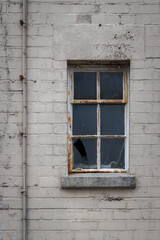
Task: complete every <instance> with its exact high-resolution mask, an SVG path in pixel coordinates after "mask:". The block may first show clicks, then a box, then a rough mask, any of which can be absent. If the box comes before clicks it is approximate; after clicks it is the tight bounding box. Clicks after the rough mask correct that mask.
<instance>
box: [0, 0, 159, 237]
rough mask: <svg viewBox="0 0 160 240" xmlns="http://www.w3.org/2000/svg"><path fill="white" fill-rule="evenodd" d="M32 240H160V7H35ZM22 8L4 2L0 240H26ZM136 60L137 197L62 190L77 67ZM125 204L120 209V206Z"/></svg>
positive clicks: (98, 0)
mask: <svg viewBox="0 0 160 240" xmlns="http://www.w3.org/2000/svg"><path fill="white" fill-rule="evenodd" d="M28 11H29V19H28V22H29V23H28V40H27V45H28V49H27V51H28V232H29V237H28V239H29V240H33V239H34V240H50V239H54V240H64V239H65V240H88V239H90V240H97V239H99V240H122V239H123V240H124V239H126V240H137V239H142V240H151V239H153V240H159V234H160V221H159V220H160V180H159V175H160V166H159V165H160V161H159V157H160V150H159V149H160V148H159V143H160V138H159V136H160V107H159V101H160V48H159V47H160V2H159V0H143V1H141V0H132V1H131V0H128V1H125V0H123V1H118V0H113V1H109V0H94V1H93V0H79V1H78V0H70V1H69V0H63V1H61V0H43V1H42V0H29V9H28ZM21 18H22V1H21V0H15V1H6V0H1V2H0V58H1V61H0V67H1V68H0V97H1V98H0V99H1V100H0V111H1V115H0V144H1V147H0V151H1V157H0V160H1V161H0V164H1V167H0V171H1V173H0V187H1V188H0V239H3V240H11V239H18V240H21V239H22V196H21V187H22V136H21V134H20V130H21V128H22V82H21V81H20V80H19V75H20V74H21V71H22V69H21V68H22V66H21V56H22V27H21V25H20V24H19V20H20V19H21ZM68 59H70V60H75V59H79V60H126V59H130V64H131V65H130V91H129V95H130V173H133V174H136V178H137V187H136V189H135V190H133V189H132V190H124V189H123V190H121V189H118V190H114V189H111V190H107V189H98V190H97V189H87V190H62V189H61V183H60V180H61V177H62V176H63V175H64V174H67V60H68ZM117 198H119V199H120V201H117Z"/></svg>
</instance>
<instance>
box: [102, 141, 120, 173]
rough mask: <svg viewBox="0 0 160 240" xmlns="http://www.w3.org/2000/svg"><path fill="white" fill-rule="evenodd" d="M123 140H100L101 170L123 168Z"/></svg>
mask: <svg viewBox="0 0 160 240" xmlns="http://www.w3.org/2000/svg"><path fill="white" fill-rule="evenodd" d="M124 149H125V140H124V139H122V138H107V139H101V168H123V169H124V168H125V165H124V153H125V151H124Z"/></svg>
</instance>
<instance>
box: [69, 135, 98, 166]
mask: <svg viewBox="0 0 160 240" xmlns="http://www.w3.org/2000/svg"><path fill="white" fill-rule="evenodd" d="M72 143H73V169H96V168H97V140H96V139H86V138H85V139H84V138H83V139H82V138H75V139H72Z"/></svg>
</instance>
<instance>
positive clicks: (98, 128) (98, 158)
mask: <svg viewBox="0 0 160 240" xmlns="http://www.w3.org/2000/svg"><path fill="white" fill-rule="evenodd" d="M97 100H100V73H99V71H98V72H97ZM97 136H98V137H97V168H98V169H100V154H101V152H100V104H99V103H97Z"/></svg>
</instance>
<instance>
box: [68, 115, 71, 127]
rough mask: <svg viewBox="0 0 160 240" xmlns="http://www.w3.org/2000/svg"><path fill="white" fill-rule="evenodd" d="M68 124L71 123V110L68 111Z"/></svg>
mask: <svg viewBox="0 0 160 240" xmlns="http://www.w3.org/2000/svg"><path fill="white" fill-rule="evenodd" d="M68 124H69V125H71V115H70V112H68Z"/></svg>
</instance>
